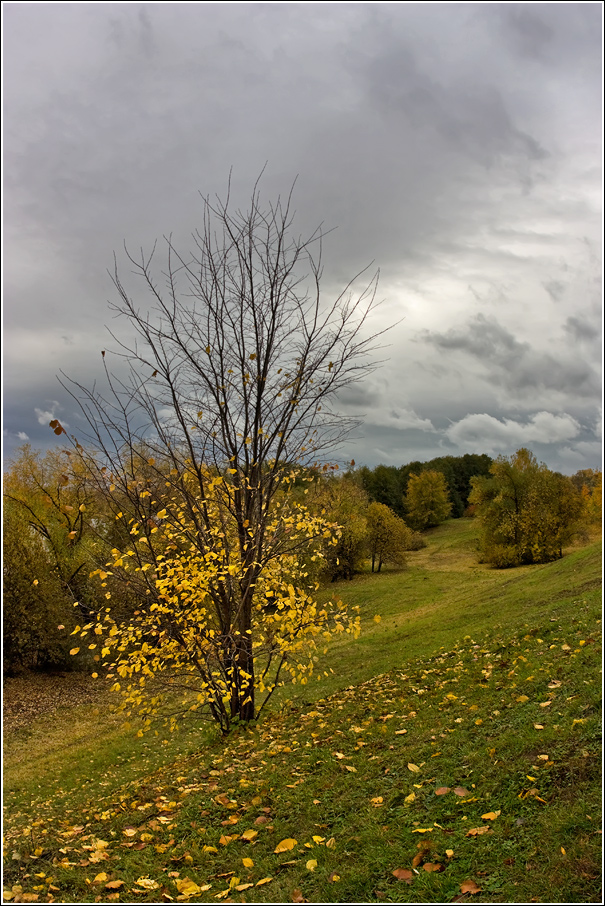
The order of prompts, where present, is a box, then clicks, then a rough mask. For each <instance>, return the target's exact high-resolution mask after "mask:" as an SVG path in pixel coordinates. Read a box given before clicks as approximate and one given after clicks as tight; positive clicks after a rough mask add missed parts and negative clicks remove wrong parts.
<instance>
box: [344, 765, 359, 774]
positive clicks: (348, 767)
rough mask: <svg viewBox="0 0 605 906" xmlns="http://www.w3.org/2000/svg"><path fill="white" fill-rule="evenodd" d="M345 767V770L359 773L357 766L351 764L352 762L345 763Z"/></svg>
mask: <svg viewBox="0 0 605 906" xmlns="http://www.w3.org/2000/svg"><path fill="white" fill-rule="evenodd" d="M344 769H345V771H351V773H352V774H356V773H357V768H354V767H353V765H351V764H345V765H344Z"/></svg>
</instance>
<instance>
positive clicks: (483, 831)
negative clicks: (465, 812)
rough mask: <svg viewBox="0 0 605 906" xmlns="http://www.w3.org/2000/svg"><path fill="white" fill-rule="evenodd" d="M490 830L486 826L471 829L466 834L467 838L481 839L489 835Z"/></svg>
mask: <svg viewBox="0 0 605 906" xmlns="http://www.w3.org/2000/svg"><path fill="white" fill-rule="evenodd" d="M489 833H490V828H489V826H487V825H485V826H484V827H471V829H470V830H469V831H467V833H466V834H465V836H467V837H479V836H480V835H481V834H489Z"/></svg>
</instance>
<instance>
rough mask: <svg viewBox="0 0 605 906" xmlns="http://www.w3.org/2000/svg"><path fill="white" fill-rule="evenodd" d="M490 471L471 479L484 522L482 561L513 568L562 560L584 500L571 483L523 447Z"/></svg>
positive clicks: (480, 517) (473, 493)
mask: <svg viewBox="0 0 605 906" xmlns="http://www.w3.org/2000/svg"><path fill="white" fill-rule="evenodd" d="M490 473H491V474H490V476H489V477H488V478H485V477H477V478H474V479H473V481H472V484H473V491H472V493H471V496H470V502H471V504H473V505H474V506H475V507H476V513H477V516H478V517H479V519H480V520H481V525H482V535H481V542H480V546H481V555H482V558H483V560H484V561H485V562H487V563H491V564H492V565H494V566H497V567H509V566H518V565H521V564H524V563H548V562H549V561H551V560H557V559H559V558H560V557H562V556H563V547H564V545H565V544H567V543H568V542H569V541H570V540H571V538H572V537H573V535H574V532H575V531H576V530H577V527H578V522H579V520H580V518H581V516H582V498H581V495H580V493H579V492H578V491H577V489H576V488H575V487H574V485H573V483H572V482H571V480H570V479H569V478H567V477H566V476H564V475H560V474H559V473H557V472H551V471H550V470H549V469H548V468H547V467H546V466H545V465H544V464H543V463H538V461H537V460H536V458H535V456H534V455H533V454H532V453H531V451H529V450H527V449H525V448H522V449H520V450H518V451H517V453H515V454H514V456H511V457H509V458H507V457H504V456H500V457H498V459H497V460H495V462H494V463H493V464H492V466H491V468H490Z"/></svg>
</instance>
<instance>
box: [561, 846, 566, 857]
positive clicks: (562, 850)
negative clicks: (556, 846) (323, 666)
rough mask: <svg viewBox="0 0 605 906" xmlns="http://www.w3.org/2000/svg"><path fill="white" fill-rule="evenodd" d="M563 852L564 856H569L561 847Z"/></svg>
mask: <svg viewBox="0 0 605 906" xmlns="http://www.w3.org/2000/svg"><path fill="white" fill-rule="evenodd" d="M561 852H562V853H563V855H564V856H566V855H567V853H566V852H565V850H564V849H563V847H561Z"/></svg>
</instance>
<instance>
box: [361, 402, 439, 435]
mask: <svg viewBox="0 0 605 906" xmlns="http://www.w3.org/2000/svg"><path fill="white" fill-rule="evenodd" d="M366 422H367V424H368V425H380V426H382V427H386V428H399V429H400V430H402V431H403V430H405V429H408V428H417V429H418V430H420V431H435V427H434V425H433V423H432V422H431V420H430V419H428V418H420V416H419V415H416V413H415V412H414V411H413V410H412V409H401V408H399V407H391V408H389V409H387V410H378V411H377V412H370V413H368V415H367V416H366Z"/></svg>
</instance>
